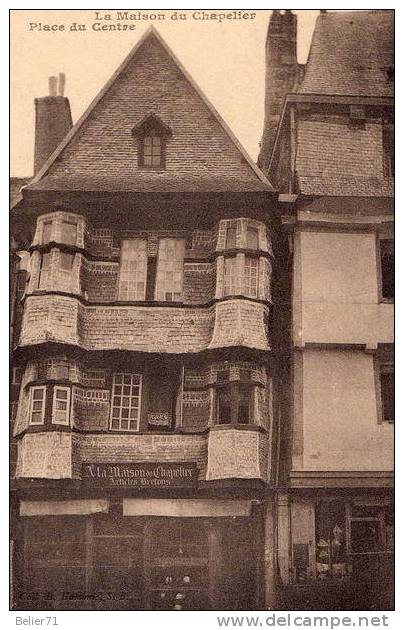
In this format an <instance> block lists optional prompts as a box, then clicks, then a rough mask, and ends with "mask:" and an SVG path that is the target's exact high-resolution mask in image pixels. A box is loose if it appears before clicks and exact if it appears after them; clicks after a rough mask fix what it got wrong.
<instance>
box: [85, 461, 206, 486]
mask: <svg viewBox="0 0 404 630" xmlns="http://www.w3.org/2000/svg"><path fill="white" fill-rule="evenodd" d="M81 478H82V481H83V483H85V484H86V485H91V486H98V487H109V488H112V487H116V488H125V487H130V488H139V489H140V488H144V489H164V488H179V487H180V488H184V487H185V488H190V487H195V486H196V485H197V482H198V468H197V466H196V462H180V463H174V462H136V463H129V464H126V463H117V464H116V463H107V464H98V463H91V462H89V463H85V464H82V469H81Z"/></svg>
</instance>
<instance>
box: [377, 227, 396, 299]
mask: <svg viewBox="0 0 404 630" xmlns="http://www.w3.org/2000/svg"><path fill="white" fill-rule="evenodd" d="M380 262H381V270H382V296H383V297H384V298H394V242H393V240H392V239H382V240H381V241H380Z"/></svg>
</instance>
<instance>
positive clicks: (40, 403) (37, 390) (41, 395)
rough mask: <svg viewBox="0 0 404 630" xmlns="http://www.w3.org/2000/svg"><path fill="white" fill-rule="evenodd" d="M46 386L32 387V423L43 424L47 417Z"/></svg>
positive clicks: (30, 419) (30, 417) (30, 412)
mask: <svg viewBox="0 0 404 630" xmlns="http://www.w3.org/2000/svg"><path fill="white" fill-rule="evenodd" d="M45 401H46V387H45V386H41V387H31V401H30V410H29V423H30V424H43V423H44V418H45Z"/></svg>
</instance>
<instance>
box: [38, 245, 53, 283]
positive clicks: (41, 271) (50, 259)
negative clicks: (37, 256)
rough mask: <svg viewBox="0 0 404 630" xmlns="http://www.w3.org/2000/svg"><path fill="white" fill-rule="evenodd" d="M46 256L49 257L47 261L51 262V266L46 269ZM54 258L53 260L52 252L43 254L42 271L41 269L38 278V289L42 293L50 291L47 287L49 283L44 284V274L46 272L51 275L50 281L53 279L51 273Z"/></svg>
mask: <svg viewBox="0 0 404 630" xmlns="http://www.w3.org/2000/svg"><path fill="white" fill-rule="evenodd" d="M45 256H46V257H47V258H46V260H49V265H48V267H45V268H44V260H45ZM52 258H53V255H52V251H50V252H43V253H42V254H41V267H40V269H39V278H38V289H39V290H40V291H46V290H49V286H47V283H46V282H44V279H43V272H44V271H45V272H48V274H49V279H50V277H51V273H52ZM49 279H48V281H49ZM43 284H45V286H43Z"/></svg>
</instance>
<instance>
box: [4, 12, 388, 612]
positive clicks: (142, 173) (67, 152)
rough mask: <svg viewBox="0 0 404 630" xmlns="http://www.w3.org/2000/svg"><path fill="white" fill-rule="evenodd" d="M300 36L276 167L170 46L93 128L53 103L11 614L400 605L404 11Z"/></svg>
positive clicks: (16, 437) (280, 68) (18, 344)
mask: <svg viewBox="0 0 404 630" xmlns="http://www.w3.org/2000/svg"><path fill="white" fill-rule="evenodd" d="M296 30H297V25H296V15H295V14H293V13H292V12H291V11H290V10H286V11H283V12H281V11H279V10H274V11H273V13H272V16H271V19H270V23H269V27H268V37H267V41H266V57H267V67H266V99H265V123H264V131H263V138H262V143H261V151H260V156H259V160H258V167H257V166H256V165H255V164H254V163H253V162H252V160H251V159H250V158H249V156H248V155H247V154H246V152H245V151H244V150H243V148H242V147H241V146H240V144H239V143H238V141H237V140H236V139H235V137H234V136H233V134H232V132H231V131H230V130H229V128H228V127H227V125H226V124H225V123H224V121H223V120H222V119H221V118H220V116H219V115H218V113H217V112H216V111H215V109H214V108H213V107H212V105H211V104H210V103H209V102H208V101H207V99H206V98H205V97H204V95H203V94H202V93H201V91H200V90H199V88H198V87H197V86H196V85H195V83H194V81H193V79H192V78H191V77H190V76H189V75H188V73H187V72H186V70H185V69H184V68H183V67H182V65H181V63H180V62H179V61H178V59H176V57H175V55H174V54H173V53H172V51H171V50H170V49H169V48H168V46H167V44H166V43H165V42H164V41H163V40H162V38H161V37H160V35H159V34H158V33H157V32H156V30H155V29H153V28H152V29H150V30H149V31H147V33H146V34H145V35H144V36H143V37H142V38H141V39H140V41H139V42H138V44H137V45H136V46H135V48H134V49H133V50H132V52H131V53H130V54H129V56H128V57H127V59H126V60H125V61H124V62H123V63H122V65H121V66H120V67H119V68H118V70H117V71H116V73H115V74H114V75H113V76H112V77H111V79H110V80H109V82H108V83H107V84H106V86H105V87H104V88H103V89H102V91H101V92H100V93H99V95H98V96H97V97H96V98H95V100H94V101H93V103H92V104H91V105H90V107H89V108H88V110H87V111H86V112H85V113H84V114H83V116H82V117H81V118H80V119H79V120H78V122H77V123H76V124H75V125H74V126H72V120H71V114H70V107H69V103H68V100H67V99H66V97H65V96H64V77H63V75H61V76H60V77H59V80H57V79H54V78H51V80H50V94H49V96H47V97H43V98H40V99H36V104H35V106H36V139H35V174H34V177H33V179H31V180H30V181H29V182H28V181H23V182H22V183H23V184H25V185H24V186H23V188H22V190H21V192H20V193H18V194H17V196H16V197H15V198H14V201H13V210H12V236H13V239H14V240H13V250H12V251H13V254H12V271H13V273H12V285H11V288H12V334H11V339H12V346H13V370H12V384H11V401H12V414H11V420H12V456H11V464H12V486H11V488H12V491H11V498H12V559H13V575H12V577H13V603H12V605H13V607H14V608H15V609H19V610H21V609H26V610H34V609H39V610H41V609H42V610H52V609H54V610H60V609H75V610H77V609H80V608H81V609H99V610H108V609H133V610H139V609H152V610H212V609H213V610H215V609H216V610H220V609H222V610H236V609H240V610H259V609H267V608H269V607H271V608H272V609H273V608H276V607H278V608H288V609H291V608H295V609H310V608H314V609H317V610H318V609H333V608H336V609H342V610H343V609H366V608H378V609H387V608H392V607H393V603H392V545H393V508H392V500H393V496H392V476H393V426H394V425H393V422H394V365H393V345H392V344H393V308H394V305H393V298H394V269H393V263H394V258H393V184H394V150H393V136H394V133H393V130H394V127H393V120H394V119H393V63H394V60H393V13H392V12H391V11H388V10H381V11H362V12H352V13H341V12H339V13H328V12H325V11H321V14H320V15H319V17H318V19H317V23H316V27H315V31H314V35H313V40H312V45H311V49H310V54H309V58H308V62H307V64H306V66H302V65H299V64H298V63H297V59H296ZM49 130H50V131H51V133H49ZM15 184H16V186H17V185H18V184H21V182H15Z"/></svg>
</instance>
